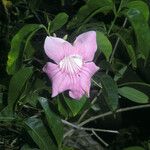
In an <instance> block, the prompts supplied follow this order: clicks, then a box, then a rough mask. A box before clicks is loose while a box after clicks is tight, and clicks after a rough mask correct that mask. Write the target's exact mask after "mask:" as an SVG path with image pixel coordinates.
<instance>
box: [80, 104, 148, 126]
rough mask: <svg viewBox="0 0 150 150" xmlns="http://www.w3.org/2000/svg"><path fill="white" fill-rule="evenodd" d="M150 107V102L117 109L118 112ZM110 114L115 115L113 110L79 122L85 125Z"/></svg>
mask: <svg viewBox="0 0 150 150" xmlns="http://www.w3.org/2000/svg"><path fill="white" fill-rule="evenodd" d="M148 107H150V104H146V105H139V106H132V107H126V108H120V109H118V110H117V111H116V113H121V112H126V111H131V110H136V109H141V108H148ZM109 115H113V112H111V111H109V112H106V113H104V114H100V115H97V116H94V117H91V118H89V119H87V120H85V121H83V122H81V123H80V124H79V126H83V125H85V124H87V123H89V122H91V121H94V120H96V119H100V118H103V117H106V116H109Z"/></svg>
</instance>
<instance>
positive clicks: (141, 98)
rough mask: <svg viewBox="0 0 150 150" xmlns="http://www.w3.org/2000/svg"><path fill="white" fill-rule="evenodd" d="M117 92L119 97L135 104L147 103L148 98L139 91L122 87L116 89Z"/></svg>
mask: <svg viewBox="0 0 150 150" xmlns="http://www.w3.org/2000/svg"><path fill="white" fill-rule="evenodd" d="M118 92H119V94H120V95H121V96H123V97H125V98H127V99H129V100H131V101H133V102H136V103H148V99H149V98H148V96H147V95H146V94H144V93H143V92H141V91H138V90H136V89H134V88H131V87H127V86H124V87H122V88H119V89H118Z"/></svg>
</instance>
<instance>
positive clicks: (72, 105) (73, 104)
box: [64, 96, 87, 116]
mask: <svg viewBox="0 0 150 150" xmlns="http://www.w3.org/2000/svg"><path fill="white" fill-rule="evenodd" d="M64 100H65V102H66V104H67V106H68V107H69V109H70V110H71V112H72V114H73V116H76V115H77V114H78V113H79V112H80V111H81V109H82V108H83V107H84V105H85V103H86V101H87V98H86V97H82V98H81V99H80V100H79V101H78V100H73V99H71V98H68V97H65V96H64Z"/></svg>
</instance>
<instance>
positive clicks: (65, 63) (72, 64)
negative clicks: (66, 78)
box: [59, 55, 83, 74]
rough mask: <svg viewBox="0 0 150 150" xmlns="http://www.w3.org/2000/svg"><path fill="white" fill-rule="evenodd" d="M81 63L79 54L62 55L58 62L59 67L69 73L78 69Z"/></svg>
mask: <svg viewBox="0 0 150 150" xmlns="http://www.w3.org/2000/svg"><path fill="white" fill-rule="evenodd" d="M82 65H83V60H82V57H81V56H79V55H70V56H67V57H64V58H63V59H62V60H61V61H60V63H59V67H60V69H61V70H62V71H65V72H66V73H70V74H74V73H77V72H78V71H80V69H81V67H82Z"/></svg>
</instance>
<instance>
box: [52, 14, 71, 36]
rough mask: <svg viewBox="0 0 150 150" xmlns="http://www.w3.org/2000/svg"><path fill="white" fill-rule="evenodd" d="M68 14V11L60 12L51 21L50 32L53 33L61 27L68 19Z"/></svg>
mask: <svg viewBox="0 0 150 150" xmlns="http://www.w3.org/2000/svg"><path fill="white" fill-rule="evenodd" d="M68 17H69V16H68V15H67V14H66V13H59V14H58V15H56V17H55V18H54V20H53V21H52V22H51V25H50V33H53V32H55V31H57V30H58V29H60V28H61V27H62V26H63V25H64V24H66V22H67V21H68Z"/></svg>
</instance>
